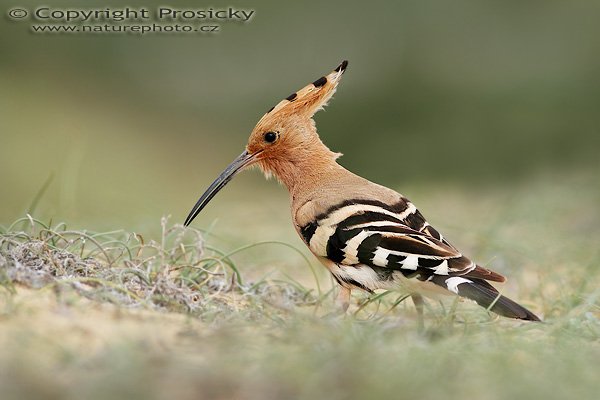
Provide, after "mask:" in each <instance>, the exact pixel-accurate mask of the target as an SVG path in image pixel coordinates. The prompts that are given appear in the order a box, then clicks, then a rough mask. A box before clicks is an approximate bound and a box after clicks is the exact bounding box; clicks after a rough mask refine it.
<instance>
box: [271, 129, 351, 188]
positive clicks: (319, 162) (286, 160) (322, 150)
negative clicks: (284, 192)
mask: <svg viewBox="0 0 600 400" xmlns="http://www.w3.org/2000/svg"><path fill="white" fill-rule="evenodd" d="M339 156H340V154H339V153H334V152H332V151H331V150H329V148H327V146H325V145H324V144H323V143H322V142H321V141H320V140H316V141H314V142H310V143H305V144H304V145H303V146H302V147H297V148H295V149H294V151H293V152H290V153H289V154H287V155H286V157H283V158H281V159H279V160H276V161H275V162H273V163H270V165H269V170H270V171H271V172H272V173H273V174H274V175H275V176H276V177H277V179H278V180H279V181H280V182H281V183H282V184H283V185H285V186H286V187H287V189H288V191H289V192H290V194H291V195H292V196H294V194H295V193H299V192H307V191H312V190H318V187H319V186H320V185H322V184H323V183H325V182H328V181H329V180H332V179H335V177H336V176H339V174H341V173H342V171H345V169H344V168H343V167H342V166H341V165H339V164H338V163H337V162H336V159H337V158H338V157H339Z"/></svg>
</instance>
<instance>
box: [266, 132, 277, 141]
mask: <svg viewBox="0 0 600 400" xmlns="http://www.w3.org/2000/svg"><path fill="white" fill-rule="evenodd" d="M275 140H277V134H276V133H275V132H267V133H265V142H267V143H273V142H274V141H275Z"/></svg>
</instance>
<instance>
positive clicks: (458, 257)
mask: <svg viewBox="0 0 600 400" xmlns="http://www.w3.org/2000/svg"><path fill="white" fill-rule="evenodd" d="M410 225H412V227H411V226H410ZM413 227H414V228H413ZM415 228H417V229H415ZM419 229H420V230H419ZM429 230H431V232H434V233H433V234H432V233H430V231H429ZM302 234H303V236H304V238H305V240H306V241H307V244H308V245H309V247H310V248H311V250H312V251H313V252H314V253H315V254H316V255H318V256H322V257H327V258H328V259H330V260H331V261H334V262H335V263H337V264H340V265H346V266H353V265H359V264H362V265H368V266H374V267H384V268H390V269H393V270H400V271H403V272H404V273H405V274H407V275H408V274H412V273H414V272H416V271H417V270H419V272H423V273H425V274H426V275H429V274H438V275H464V274H467V273H468V272H470V271H472V270H473V269H475V268H476V265H475V264H474V263H473V262H471V261H470V260H469V259H468V258H466V257H464V256H463V255H462V254H461V253H460V252H458V251H457V250H456V249H455V248H454V247H452V246H451V245H450V244H449V243H447V242H446V241H445V239H444V238H442V237H441V235H440V234H439V233H437V231H435V230H434V229H433V228H432V227H431V226H430V225H428V224H427V223H426V222H425V220H424V219H423V217H422V216H421V214H420V213H419V212H418V210H417V209H416V208H415V206H414V205H413V204H412V203H410V202H409V201H407V200H403V201H402V202H400V203H398V204H395V205H392V206H389V205H386V204H383V203H379V202H373V201H370V202H365V201H355V202H349V203H348V204H346V203H344V204H342V205H339V206H336V207H334V208H332V209H331V210H329V211H328V212H327V213H325V214H323V215H320V216H319V217H318V218H317V220H316V221H315V222H314V223H313V224H310V225H308V226H306V227H305V228H304V229H303V230H302ZM434 235H435V236H434ZM436 236H437V237H436Z"/></svg>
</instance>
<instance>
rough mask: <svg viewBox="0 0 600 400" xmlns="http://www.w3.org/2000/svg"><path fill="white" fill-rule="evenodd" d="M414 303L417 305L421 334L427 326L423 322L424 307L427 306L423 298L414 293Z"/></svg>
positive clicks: (411, 296) (412, 295)
mask: <svg viewBox="0 0 600 400" xmlns="http://www.w3.org/2000/svg"><path fill="white" fill-rule="evenodd" d="M410 298H411V299H412V301H413V303H415V308H416V309H417V324H418V326H419V332H423V330H424V329H425V324H424V322H423V306H424V305H425V300H423V296H421V295H420V294H417V293H413V294H411V295H410Z"/></svg>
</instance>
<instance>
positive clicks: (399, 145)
mask: <svg viewBox="0 0 600 400" xmlns="http://www.w3.org/2000/svg"><path fill="white" fill-rule="evenodd" d="M158 4H168V5H169V6H172V7H181V8H206V7H208V6H213V7H215V8H219V5H218V4H211V3H205V2H194V3H191V2H184V1H175V0H171V1H168V2H165V1H160V2H139V1H130V2H128V3H127V5H128V6H131V7H139V6H145V7H147V8H153V6H154V5H158ZM40 5H42V3H40V2H36V1H25V0H20V1H18V2H17V1H15V2H13V1H11V2H7V1H2V13H3V14H4V15H6V11H7V10H8V9H10V8H11V7H15V6H22V7H23V8H26V9H33V8H35V7H36V6H40ZM43 5H48V6H51V7H67V6H68V7H75V6H76V5H79V6H80V7H99V8H104V7H107V6H109V3H106V2H100V1H85V2H84V1H78V2H77V1H68V2H67V1H65V2H61V1H51V2H44V3H43ZM230 5H231V6H233V7H236V8H245V9H253V10H255V11H256V13H255V16H254V18H253V20H252V21H251V22H249V23H246V24H242V23H224V24H222V32H221V33H219V34H217V35H214V36H201V35H157V34H154V35H151V34H150V35H146V36H133V35H115V34H100V35H56V34H45V35H42V34H32V33H30V32H29V28H28V26H29V25H30V23H31V21H24V22H15V21H11V20H9V19H8V18H6V17H4V18H3V19H2V20H1V22H0V135H1V142H0V171H1V172H0V191H1V193H2V194H1V206H0V224H4V225H6V224H9V223H10V222H12V221H13V220H15V219H16V218H18V217H20V216H23V215H24V213H25V211H26V210H27V208H28V206H29V204H30V203H31V202H32V200H33V198H34V197H35V195H36V193H37V192H38V191H39V190H40V188H41V187H42V186H43V185H44V182H45V181H47V180H48V179H49V177H50V176H51V175H52V176H53V180H52V182H51V183H50V186H49V188H48V190H47V192H46V193H45V195H44V197H43V198H42V199H41V201H40V203H39V205H38V207H37V210H36V216H38V217H40V218H43V219H45V220H48V219H50V218H53V220H54V221H67V222H68V223H69V224H70V226H72V227H74V228H87V229H95V230H112V229H120V228H124V229H128V230H139V231H144V232H156V231H158V229H159V223H158V222H159V219H160V217H161V216H163V215H172V220H171V221H173V222H178V221H183V219H184V218H185V216H186V215H187V212H188V211H189V209H190V208H191V206H192V205H193V204H194V202H195V201H196V199H197V198H198V196H199V195H200V194H201V192H202V191H203V190H204V189H205V188H206V186H207V185H208V184H210V182H211V181H212V179H213V178H214V177H216V176H217V174H218V173H219V172H220V171H221V170H222V169H223V168H224V167H225V166H226V165H227V164H228V163H229V162H230V161H231V160H232V159H233V158H234V157H235V156H236V155H237V154H239V153H240V152H241V151H242V149H243V147H244V145H245V142H246V139H247V135H248V134H249V132H250V131H251V129H252V128H253V126H254V124H255V123H256V121H257V120H258V119H259V118H260V117H261V116H262V115H263V113H264V112H265V111H266V110H267V109H269V108H270V107H271V106H272V105H274V104H275V103H276V102H278V101H279V100H280V99H282V98H283V97H285V96H287V95H288V94H289V93H291V92H293V91H295V90H297V89H299V88H300V87H302V86H303V85H305V84H307V83H308V82H312V81H313V80H314V79H316V78H318V77H319V76H321V75H323V74H324V73H326V72H328V71H330V70H331V69H332V68H334V67H335V66H336V65H337V64H338V63H339V62H340V61H341V60H343V59H348V60H349V61H350V66H349V70H348V72H347V73H346V75H345V78H344V81H343V83H342V84H341V86H340V88H339V90H338V92H337V95H336V98H335V99H334V100H333V101H332V102H331V104H330V106H329V107H328V108H327V110H326V111H325V112H321V113H319V114H317V116H316V120H317V125H318V128H319V132H320V134H321V136H322V137H323V139H324V141H325V142H326V143H327V144H328V145H329V146H330V147H331V148H332V149H334V150H336V151H340V152H342V153H344V154H345V156H344V157H343V158H342V159H341V163H342V164H343V165H344V166H345V167H347V168H349V169H351V170H353V171H355V172H358V173H359V174H361V175H363V176H365V177H367V178H369V179H372V180H374V181H377V182H379V183H382V184H385V185H389V186H392V187H394V188H396V189H398V190H399V191H401V192H403V193H405V194H406V195H407V196H409V197H411V198H413V200H415V201H416V202H417V204H419V200H421V201H423V199H424V198H426V197H427V196H426V195H425V194H428V195H429V194H431V193H434V194H435V195H437V196H442V195H443V194H444V190H443V189H437V188H449V187H458V188H459V190H463V191H466V192H467V193H468V192H469V191H472V192H476V191H482V190H490V189H492V188H493V189H496V188H501V189H502V190H503V191H504V192H510V190H511V187H513V185H515V184H519V185H523V184H525V185H528V184H530V183H531V182H534V181H536V180H539V179H551V180H555V181H556V185H561V184H563V183H564V180H565V179H567V180H568V179H571V178H572V177H574V176H584V177H585V178H584V182H583V183H582V184H583V185H588V184H589V185H597V184H598V181H597V180H596V179H597V173H598V171H599V169H600V168H599V162H598V159H599V157H598V150H599V149H600V137H599V135H598V134H599V133H600V132H599V131H600V112H599V109H600V79H599V71H600V24H598V16H599V15H600V14H599V12H600V2H594V1H587V0H586V1H569V2H565V1H502V2H498V1H453V2H447V1H395V2H392V1H387V2H382V1H370V2H368V3H360V2H347V1H331V2H285V3H284V2H280V1H258V0H257V1H251V2H250V1H244V2H237V3H235V2H234V3H231V4H230ZM110 6H112V7H122V6H124V4H117V3H115V4H111V5H110ZM574 196H575V197H574V199H570V201H572V202H573V204H575V205H576V204H577V198H576V194H574ZM425 211H426V212H425V214H426V215H428V214H431V213H432V212H433V213H434V214H436V215H444V210H425ZM480 217H481V216H480ZM445 218H447V219H450V218H451V216H446V217H445ZM217 219H218V221H217V222H216V224H215V221H216V220H217ZM287 220H288V209H287V194H286V192H285V190H284V189H283V188H280V187H277V184H275V183H274V182H264V181H263V178H262V177H261V176H260V175H259V174H258V173H257V172H254V173H246V174H243V175H241V176H239V177H237V178H236V179H235V180H234V181H233V182H232V183H231V184H230V185H229V186H228V187H227V188H226V189H225V190H224V191H223V192H222V193H220V194H219V196H218V197H216V198H215V200H214V201H213V203H212V204H211V205H210V206H209V207H208V208H207V209H206V211H205V212H204V213H203V214H202V215H201V216H200V217H199V218H198V219H197V220H196V221H195V225H196V226H198V227H205V228H206V227H208V226H211V225H213V228H212V229H213V231H214V232H215V233H216V234H218V235H221V236H222V237H227V238H229V240H231V241H233V242H238V241H243V242H248V241H249V240H266V239H281V238H283V239H284V240H290V241H293V243H295V244H300V241H299V240H298V239H297V238H295V233H294V232H293V229H292V226H291V224H290V223H289V222H288V221H287ZM283 221H286V222H283ZM455 222H456V221H455Z"/></svg>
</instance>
